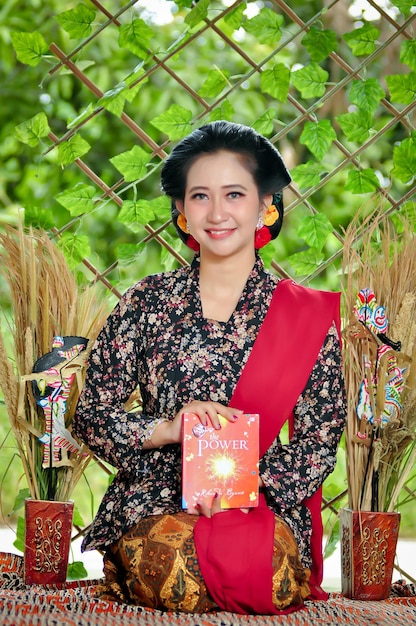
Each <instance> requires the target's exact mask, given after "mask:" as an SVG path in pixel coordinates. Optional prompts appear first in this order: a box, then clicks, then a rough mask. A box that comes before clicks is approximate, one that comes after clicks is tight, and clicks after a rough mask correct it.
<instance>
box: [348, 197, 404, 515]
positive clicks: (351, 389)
mask: <svg viewBox="0 0 416 626" xmlns="http://www.w3.org/2000/svg"><path fill="white" fill-rule="evenodd" d="M413 231H414V228H413V223H412V222H411V221H410V220H408V219H406V217H401V218H398V217H397V219H396V218H395V221H394V223H393V221H392V220H389V219H388V218H387V217H386V215H385V214H383V212H382V211H381V210H380V209H377V210H375V211H373V212H372V213H370V215H368V216H367V217H363V212H361V213H360V214H358V215H357V216H356V218H355V219H354V220H353V221H352V222H351V224H350V226H349V227H348V229H347V231H346V236H345V246H344V256H343V276H344V288H343V295H344V304H345V309H346V316H345V317H346V327H345V328H344V331H343V335H344V367H345V378H346V386H347V415H348V417H347V428H346V450H347V482H348V493H349V507H350V508H352V509H355V510H357V509H362V510H380V511H392V510H394V508H395V506H396V505H397V502H398V498H399V494H400V491H401V490H402V488H403V486H404V485H405V482H406V480H407V478H408V476H409V473H410V471H411V470H412V469H413V465H414V461H415V457H416V446H415V437H416V389H415V383H416V280H415V276H416V237H415V233H414V232H413ZM367 288H368V289H369V290H370V292H373V293H374V295H375V298H376V302H377V304H378V305H381V306H383V307H385V313H386V315H387V318H388V322H389V323H388V327H387V328H386V329H385V331H384V332H380V333H379V332H376V331H375V330H374V329H373V330H372V329H371V328H369V326H368V325H367V322H365V323H363V321H362V320H361V321H358V319H357V295H358V293H359V292H360V290H362V289H367ZM354 309H355V311H354ZM370 326H371V324H370ZM386 336H387V338H386ZM389 341H392V342H393V344H392V349H391V350H390V349H388V348H387V347H386V342H387V345H388V342H389ZM396 342H398V343H397V344H396ZM383 351H384V352H385V356H384V357H383V356H380V355H382V354H383ZM388 363H390V366H388ZM389 367H390V369H389ZM400 372H401V374H400ZM397 373H399V375H401V376H402V385H401V387H400V392H397V393H398V395H397V398H396V400H397V399H398V398H399V403H398V407H399V408H398V409H397V412H396V413H395V412H394V411H393V410H390V409H388V410H387V409H386V406H387V405H388V402H390V401H391V398H390V396H389V393H390V391H391V387H389V386H388V385H392V384H393V382H392V381H393V380H395V379H394V376H395V375H397ZM364 382H365V384H364ZM386 385H387V386H386ZM398 388H399V387H398ZM363 389H364V390H365V389H366V390H367V401H368V405H367V413H366V412H365V411H364V412H363V411H362V406H363V405H362V404H360V402H361V400H362V397H363ZM395 393H396V392H395ZM400 405H401V406H400ZM359 407H360V411H359ZM366 417H368V419H365V418H366Z"/></svg>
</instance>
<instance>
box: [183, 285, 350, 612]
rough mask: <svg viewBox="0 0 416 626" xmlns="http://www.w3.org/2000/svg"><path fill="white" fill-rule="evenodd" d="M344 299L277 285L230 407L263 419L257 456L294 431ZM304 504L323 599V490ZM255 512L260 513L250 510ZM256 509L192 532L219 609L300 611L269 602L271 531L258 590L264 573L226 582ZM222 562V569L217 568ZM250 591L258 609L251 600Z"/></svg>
mask: <svg viewBox="0 0 416 626" xmlns="http://www.w3.org/2000/svg"><path fill="white" fill-rule="evenodd" d="M339 302H340V294H339V293H331V292H325V291H317V290H313V289H309V288H307V287H302V286H300V285H297V284H296V283H294V282H293V281H291V280H281V281H280V282H279V283H278V285H277V287H276V290H275V293H274V295H273V298H272V301H271V303H270V306H269V310H268V312H267V315H266V317H265V319H264V321H263V324H262V325H261V328H260V331H259V334H258V336H257V339H256V341H255V343H254V346H253V349H252V351H251V354H250V357H249V359H248V361H247V364H246V366H245V367H244V369H243V372H242V374H241V376H240V379H239V381H238V383H237V385H236V388H235V390H234V394H233V396H232V398H231V400H230V406H234V407H237V408H240V409H242V410H244V411H245V412H246V413H259V414H260V456H263V454H264V453H265V452H266V450H267V449H268V448H269V447H270V445H271V444H272V443H273V441H274V440H275V438H276V436H277V434H278V433H279V432H280V430H281V428H282V426H283V425H284V424H285V422H286V421H287V420H289V427H290V432H292V431H293V409H294V406H295V404H296V401H297V399H298V397H299V395H300V394H301V393H302V391H303V389H304V388H305V385H306V383H307V381H308V379H309V376H310V373H311V370H312V368H313V366H314V364H315V362H316V358H317V356H318V353H319V350H320V349H321V347H322V344H323V342H324V339H325V337H326V335H327V332H328V330H329V328H330V326H331V324H332V322H335V323H336V325H337V328H338V333H339V336H341V335H340V309H339ZM262 504H263V503H261V506H260V507H259V509H258V513H257V514H256V515H258V516H260V515H263V516H264V517H265V522H266V524H268V525H270V523H271V519H272V517H273V513H272V512H271V511H269V509H267V507H263V506H262ZM305 504H306V506H307V507H308V508H309V510H310V512H311V518H312V537H311V553H312V568H311V578H310V586H311V598H313V599H326V598H327V597H328V594H327V593H326V592H324V591H323V590H322V589H321V587H320V585H321V583H322V577H323V557H322V535H323V527H322V518H321V504H322V489H321V488H320V489H319V490H318V491H317V492H316V493H315V494H314V495H313V496H312V497H311V498H309V499H308V500H305ZM254 511H256V509H253V510H252V512H254ZM252 512H250V513H249V514H248V515H245V514H244V513H241V512H240V511H228V512H227V514H226V515H215V516H214V517H213V518H211V519H208V518H203V517H201V518H199V520H198V522H197V524H196V526H195V530H194V533H195V542H196V545H197V550H198V560H199V564H200V567H201V572H202V575H203V577H204V580H205V582H206V584H207V588H208V590H209V591H210V593H211V595H212V597H213V598H214V599H215V600H216V602H217V603H218V605H219V606H220V607H221V608H224V609H225V610H229V611H234V612H238V613H250V612H256V613H262V614H277V613H281V612H289V611H291V610H296V608H300V607H292V608H290V609H288V610H286V611H278V610H277V609H276V608H275V607H274V605H273V604H272V600H271V599H272V568H271V557H270V555H271V554H272V549H273V533H271V534H270V535H269V536H268V539H267V540H266V533H263V534H261V535H260V538H261V542H262V543H263V549H264V550H263V551H264V554H266V553H268V555H269V557H268V560H267V558H265V560H264V562H263V563H262V567H263V573H262V575H261V580H260V582H261V584H260V585H259V580H258V574H260V571H259V572H256V571H255V570H254V571H253V576H249V577H247V576H244V577H243V579H242V580H239V579H238V577H237V578H236V577H235V576H236V571H238V570H236V568H233V569H234V573H233V574H230V576H234V578H233V581H234V582H233V581H232V580H230V581H228V582H227V580H226V577H227V571H226V570H227V563H224V554H227V562H228V563H229V562H230V559H229V556H228V554H229V551H230V539H231V543H232V544H233V551H234V558H235V559H237V555H238V554H239V553H242V554H243V553H244V551H245V550H246V549H247V541H249V542H250V535H247V533H248V532H249V531H248V530H247V529H244V528H242V530H241V534H240V531H239V527H240V526H241V523H240V522H241V521H243V520H244V518H241V517H240V518H239V519H237V515H238V514H240V516H241V515H243V516H244V515H245V517H246V519H247V518H248V517H249V516H251V514H252ZM217 518H218V519H217ZM224 518H228V520H225V519H224ZM232 518H233V520H234V521H232ZM267 519H268V521H267ZM253 521H254V520H253ZM224 524H233V527H232V532H231V534H229V535H227V533H226V532H225V533H223V531H224V528H221V527H222V526H223V525H224ZM243 526H244V524H243ZM218 527H220V528H221V530H220V528H218ZM214 528H218V530H217V531H216V532H215V544H214V536H213V530H214ZM253 539H254V537H253ZM267 542H268V544H267ZM253 543H254V542H253ZM265 544H267V546H266V545H265ZM240 556H241V555H240ZM220 563H222V565H221V568H222V571H221V572H219V571H218V567H219V566H220V565H219V564H220ZM267 563H269V565H267ZM265 564H266V568H267V567H269V570H270V571H269V574H270V576H268V575H265V571H264V567H265ZM218 574H220V576H219V575H218ZM253 589H255V593H254V592H253ZM253 593H254V601H255V605H254V610H253V606H252V604H250V602H249V598H251V596H252V595H253Z"/></svg>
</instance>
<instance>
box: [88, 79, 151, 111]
mask: <svg viewBox="0 0 416 626" xmlns="http://www.w3.org/2000/svg"><path fill="white" fill-rule="evenodd" d="M143 82H144V81H143ZM142 85H143V83H139V84H137V85H136V86H135V87H132V88H130V87H129V86H128V85H127V84H126V83H125V82H121V83H120V84H119V85H117V87H115V88H114V89H110V90H109V91H106V92H105V94H104V95H103V96H102V98H100V99H99V100H98V105H99V106H103V107H104V108H105V109H107V111H110V113H113V114H114V115H117V117H121V114H122V113H123V110H124V105H125V103H126V100H127V101H128V102H132V101H133V100H134V98H135V97H136V95H137V92H138V91H139V89H140V88H141V87H142Z"/></svg>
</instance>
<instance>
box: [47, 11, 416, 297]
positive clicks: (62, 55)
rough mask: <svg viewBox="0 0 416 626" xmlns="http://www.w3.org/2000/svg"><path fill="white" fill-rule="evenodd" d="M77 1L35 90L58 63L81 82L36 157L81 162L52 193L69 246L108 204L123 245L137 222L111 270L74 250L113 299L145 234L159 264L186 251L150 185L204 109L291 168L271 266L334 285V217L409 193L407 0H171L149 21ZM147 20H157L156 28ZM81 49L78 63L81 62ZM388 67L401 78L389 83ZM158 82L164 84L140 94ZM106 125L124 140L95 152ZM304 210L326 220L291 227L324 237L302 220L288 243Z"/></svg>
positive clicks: (143, 14) (388, 209)
mask: <svg viewBox="0 0 416 626" xmlns="http://www.w3.org/2000/svg"><path fill="white" fill-rule="evenodd" d="M88 4H89V11H91V9H92V8H93V9H94V11H93V13H90V18H89V19H90V20H91V21H92V23H91V25H90V29H89V30H90V31H91V32H90V34H89V36H88V37H85V38H84V39H81V40H80V43H79V44H78V45H76V46H75V47H74V48H72V49H71V48H70V47H69V46H70V44H71V43H72V42H73V40H69V42H68V49H67V50H62V49H61V48H60V47H59V46H58V45H57V44H56V43H54V42H47V43H48V44H49V52H50V53H52V55H53V57H54V58H55V60H56V62H55V63H54V65H53V66H52V68H51V69H50V70H49V75H48V81H47V91H50V90H51V89H53V81H55V80H58V81H59V77H60V76H62V73H63V72H68V71H69V72H70V73H71V74H72V75H73V77H74V80H75V81H76V82H77V83H79V88H80V90H81V98H80V101H81V105H80V107H79V116H78V117H77V118H76V119H75V120H73V121H72V122H71V123H70V124H69V125H68V127H67V128H66V129H65V130H64V131H63V132H62V130H61V126H62V124H56V120H54V119H49V120H48V123H49V129H48V130H49V132H48V138H49V139H50V140H51V142H52V143H51V146H50V148H48V149H47V151H46V152H45V154H44V156H46V155H48V153H49V152H51V151H52V150H53V148H54V147H58V150H57V152H58V161H60V163H61V164H63V165H64V166H65V167H72V168H73V167H74V166H77V167H78V168H79V170H80V175H79V185H78V187H77V188H76V189H74V188H69V189H65V182H63V189H62V193H60V194H59V197H58V202H60V204H61V205H63V206H65V207H66V208H69V209H70V214H69V213H67V218H68V219H67V222H66V223H64V224H62V226H61V227H60V228H59V229H58V231H57V232H58V234H59V235H62V234H63V233H64V232H66V231H67V234H68V233H69V232H74V230H75V232H76V237H75V238H74V239H72V240H70V241H71V245H72V246H74V248H75V247H76V246H75V244H76V241H77V240H78V241H79V236H80V235H81V234H86V235H87V236H88V229H91V228H92V227H93V226H92V225H93V220H94V217H96V216H97V215H98V213H100V212H101V215H102V214H103V213H104V212H105V211H108V210H109V206H113V205H115V206H116V207H117V208H118V209H117V211H116V215H117V219H119V220H120V221H121V222H122V223H123V224H124V226H123V228H126V230H129V229H130V232H129V234H128V235H125V240H126V241H130V242H131V241H132V239H131V230H133V231H134V232H135V235H134V237H135V239H134V241H135V242H136V244H137V247H134V246H133V247H131V246H130V248H127V247H125V248H123V245H121V246H120V248H119V249H120V251H121V254H120V258H117V259H114V261H113V262H112V263H111V264H110V266H109V267H102V266H101V263H100V261H96V260H95V261H94V262H92V261H91V260H90V259H91V258H93V259H97V257H98V256H99V253H97V251H96V250H94V249H93V250H92V256H91V257H90V258H88V255H87V257H86V258H84V261H83V262H84V264H85V266H86V267H87V268H88V270H89V271H90V272H91V279H92V280H97V279H98V280H100V281H102V282H103V283H104V284H105V286H106V287H107V288H108V289H110V290H111V291H112V292H113V293H114V294H115V295H116V296H119V294H120V284H121V285H122V283H120V277H121V276H123V274H122V273H120V268H121V267H122V266H123V264H124V266H128V265H129V264H130V266H132V264H133V267H134V261H135V256H136V255H137V253H138V252H139V251H142V249H143V246H145V245H147V244H150V246H153V247H154V246H157V247H160V248H161V249H163V251H162V250H159V251H158V254H159V253H160V256H159V257H158V258H160V265H163V264H164V265H165V266H166V265H167V264H168V263H171V262H172V261H169V262H166V258H167V256H171V257H172V258H173V259H174V262H175V263H176V262H178V263H182V264H183V263H186V262H188V261H189V254H188V252H187V251H186V250H185V249H184V247H183V246H181V245H180V244H179V243H178V242H177V241H176V238H175V237H174V235H173V230H172V227H171V225H170V222H169V211H168V205H167V204H166V203H163V202H162V201H161V199H160V198H159V196H160V194H159V191H158V185H159V183H158V180H159V179H158V175H159V174H158V169H159V166H160V163H161V161H162V160H163V159H164V157H165V156H166V154H167V153H168V152H169V151H170V149H171V145H172V143H175V141H176V140H177V139H179V138H180V137H182V136H184V135H186V134H187V132H189V131H190V130H191V129H192V128H193V127H196V126H198V125H200V124H202V123H203V122H205V121H207V120H210V119H214V118H221V117H224V118H228V119H232V120H233V121H239V122H243V123H246V124H250V125H254V126H255V127H256V128H258V129H259V130H260V131H261V132H263V133H264V134H266V135H267V136H269V138H270V139H271V140H272V141H273V142H276V143H277V145H278V146H279V149H280V150H281V151H282V153H283V155H284V157H285V159H286V160H287V162H288V165H289V166H290V167H291V169H292V173H293V178H294V182H293V184H292V185H291V186H290V189H288V190H287V192H286V194H285V204H286V215H287V223H288V229H289V230H288V231H287V232H288V233H289V234H290V233H291V232H292V243H291V244H285V243H284V242H283V243H281V242H276V244H275V248H274V249H271V251H269V253H268V255H269V257H268V258H267V259H266V260H267V262H268V263H270V264H271V266H272V268H273V269H274V270H275V271H276V272H277V273H278V274H280V275H282V276H290V275H292V276H293V275H294V276H295V277H296V279H297V280H298V281H300V282H305V283H308V282H311V281H313V280H314V281H315V283H317V284H320V280H321V281H322V282H323V283H324V284H326V285H327V286H332V287H333V286H334V285H336V283H337V281H338V279H337V278H335V279H334V272H336V271H337V269H338V268H339V258H340V256H341V255H342V247H343V228H344V227H345V226H346V225H347V223H348V221H349V220H350V219H351V216H352V215H353V214H354V212H355V211H356V209H357V207H358V206H359V205H360V204H363V203H364V202H367V201H368V198H369V194H370V195H371V198H372V200H371V202H372V203H376V202H379V201H380V202H381V203H382V205H383V207H384V210H385V214H386V216H387V215H388V214H391V213H392V212H394V211H396V210H397V209H399V208H400V207H402V206H403V205H404V204H405V203H407V202H408V201H409V200H410V199H411V198H412V197H413V194H414V186H413V185H412V180H413V179H412V168H414V163H413V164H412V163H411V153H412V151H413V159H414V148H415V143H414V126H413V122H414V112H415V106H416V103H415V94H414V92H413V94H412V92H411V82H410V80H409V76H411V75H412V74H413V75H414V73H412V72H409V67H408V65H406V63H407V64H409V65H410V67H411V66H412V65H414V64H415V59H414V57H415V56H416V53H415V47H414V45H413V44H414V39H413V27H414V19H415V15H414V12H413V11H412V10H411V3H409V2H397V3H396V5H397V6H395V5H394V4H393V3H390V2H386V1H384V2H383V1H379V2H373V1H372V0H369V1H368V2H360V3H358V5H359V6H360V7H361V9H362V10H363V13H362V15H363V16H364V18H366V16H369V17H370V18H371V19H362V18H360V19H358V17H357V16H356V17H355V18H353V16H352V14H351V11H350V9H351V5H354V3H351V2H348V1H345V0H331V1H328V2H323V3H316V2H310V3H309V2H308V3H299V2H292V3H290V2H289V3H286V2H283V1H282V0H273V1H270V2H249V3H246V2H243V1H242V0H237V1H236V2H234V3H232V4H230V3H229V2H228V3H224V4H230V6H228V7H225V6H224V4H223V3H221V2H208V1H205V0H200V2H198V3H193V4H194V5H195V6H194V8H193V9H190V8H180V9H179V10H178V7H177V6H176V5H174V4H173V3H172V2H165V3H160V4H161V5H166V6H165V7H162V8H164V9H167V7H173V9H175V11H176V12H175V13H174V14H173V15H172V21H171V22H170V23H169V24H168V25H167V26H163V27H157V26H155V23H154V22H153V21H152V19H154V18H152V17H151V14H149V12H148V11H146V10H143V7H141V3H140V2H134V1H130V2H128V3H126V4H125V5H124V6H123V7H122V8H120V9H119V10H118V11H117V12H114V11H113V12H110V10H108V8H106V4H107V5H109V4H113V3H105V2H98V1H97V0H91V1H90V2H89V3H88ZM116 4H117V3H116ZM158 4H159V3H158ZM177 4H179V5H185V6H190V5H191V2H186V1H185V2H178V3H177ZM317 5H318V6H319V7H320V10H318V11H317V12H316V7H317ZM113 6H114V5H113ZM398 7H401V8H402V10H403V12H404V13H401V12H400V11H399V8H398ZM364 10H365V11H364ZM62 15H66V14H65V13H64V14H62ZM250 16H251V17H250ZM58 19H59V16H58ZM72 19H75V18H74V16H72ZM79 19H81V18H79ZM82 19H83V20H84V21H85V16H83V18H82ZM87 19H88V18H87ZM61 25H62V26H63V27H64V28H67V30H68V32H70V28H71V25H69V26H68V24H67V23H66V22H65V21H63V20H62V19H61ZM72 27H73V25H72ZM148 29H150V30H148ZM158 29H159V30H160V32H161V33H162V32H163V37H162V35H161V36H160V41H158ZM104 31H106V40H105V41H106V45H109V42H110V45H111V42H112V44H113V45H114V48H115V50H114V54H117V53H119V54H122V55H123V57H124V58H125V68H126V74H125V78H124V80H121V81H120V80H117V82H114V83H113V84H111V82H110V81H111V77H109V76H108V72H106V71H105V69H106V68H105V64H106V56H107V53H103V51H102V50H100V38H102V37H103V33H104ZM110 33H111V36H109V35H110ZM70 34H71V33H70ZM117 42H118V43H117ZM119 46H121V47H119ZM207 50H209V53H208V56H207ZM406 51H407V52H406ZM100 54H101V57H100ZM138 57H139V58H138ZM90 58H94V66H93V68H92V69H91V67H89V66H88V64H85V59H90ZM85 65H87V67H86V68H85ZM83 68H84V69H83ZM413 69H414V68H413ZM406 73H407V78H403V77H404V76H405V75H406ZM400 75H401V78H400ZM395 77H396V78H397V77H398V78H397V80H399V79H400V80H401V81H402V80H407V81H408V82H407V83H406V84H404V83H403V85H402V87H403V88H402V91H401V92H399V90H398V87H397V85H396V82H395ZM45 82H46V81H45ZM413 85H414V78H413ZM156 87H158V88H159V89H160V90H161V93H162V96H161V97H159V98H158V99H157V100H154V94H155V88H156ZM405 91H406V93H405V94H404V92H405ZM152 99H153V100H152ZM109 125H110V126H111V127H112V128H113V129H114V127H119V129H120V130H119V132H120V137H121V138H123V145H126V142H128V141H130V145H129V149H128V150H127V149H126V150H124V152H123V154H122V155H121V156H120V155H118V152H117V146H114V152H113V153H108V152H107V153H106V154H105V155H104V156H103V154H102V153H100V149H101V148H100V136H104V135H105V134H106V132H107V129H108V128H109ZM57 126H58V128H57ZM97 129H99V131H98V132H99V135H100V136H97ZM126 131H127V134H129V135H130V137H129V139H127V140H126V137H127V134H126ZM412 132H413V134H412ZM86 138H87V140H88V141H86ZM411 138H413V139H411ZM91 139H93V142H94V143H92V142H91ZM404 139H406V141H407V142H410V146H406V143H403V140H404ZM127 145H128V143H127ZM133 146H134V148H133ZM132 148H133V150H132ZM400 150H401V152H400ZM394 151H397V152H394ZM400 160H401V161H402V162H403V161H405V162H406V161H407V164H408V167H409V170H410V171H407V172H405V173H404V172H403V171H402V165H401V164H400ZM120 174H124V176H123V177H120ZM413 175H414V172H413ZM86 183H92V186H91V185H90V184H88V187H86V186H85V184H86ZM82 185H84V187H82ZM340 189H341V190H343V192H342V193H340ZM334 198H336V202H337V203H338V205H339V206H338V207H337V208H338V211H337V210H334V208H335V207H334V206H333V202H334ZM51 202H52V203H55V204H56V202H57V199H56V198H53V199H51ZM149 209H150V212H149ZM153 209H154V211H153ZM146 211H147V213H146ZM88 212H91V216H90V219H86V217H85V215H86V213H88ZM317 215H320V216H321V217H322V216H324V218H327V219H323V221H321V222H319V221H318V222H317V221H316V220H315V221H312V222H310V221H309V222H308V221H306V222H305V224H306V225H309V228H310V227H311V225H312V226H313V229H317V230H319V229H323V233H324V239H322V236H323V235H322V232H321V233H320V235H319V233H318V235H316V233H315V235H316V236H318V241H317V242H316V241H315V240H314V238H313V236H311V233H310V232H309V235H307V234H306V235H305V232H303V237H304V238H303V239H302V237H301V236H298V237H297V243H293V239H295V240H296V234H295V235H293V233H295V232H296V229H298V228H299V227H301V226H302V222H303V221H304V220H305V218H307V217H309V218H310V217H311V216H315V217H316V216H317ZM146 216H148V217H149V216H150V219H148V220H147V219H146ZM328 220H330V221H329V222H328ZM303 230H304V231H305V228H304V229H303ZM298 232H301V233H302V229H301V230H300V231H298ZM121 237H123V235H122V236H121ZM319 237H320V238H319ZM77 238H78V239H77ZM282 239H283V237H282ZM289 239H290V237H289ZM74 242H75V243H74ZM116 243H117V242H116ZM121 244H122V241H121ZM150 246H148V247H150ZM299 253H300V254H299ZM138 271H139V273H140V272H141V271H145V270H142V269H139V270H138Z"/></svg>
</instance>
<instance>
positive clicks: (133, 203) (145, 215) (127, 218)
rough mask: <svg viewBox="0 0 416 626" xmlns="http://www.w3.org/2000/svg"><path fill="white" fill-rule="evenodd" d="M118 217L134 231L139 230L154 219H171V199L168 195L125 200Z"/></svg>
mask: <svg viewBox="0 0 416 626" xmlns="http://www.w3.org/2000/svg"><path fill="white" fill-rule="evenodd" d="M117 219H118V221H119V222H122V223H123V224H126V225H127V226H128V227H129V228H130V229H131V230H132V231H133V232H138V231H139V230H140V229H141V226H142V225H145V224H148V223H149V222H151V221H153V220H154V219H158V220H161V221H163V220H168V219H170V200H169V198H168V197H167V196H159V197H158V198H154V199H153V200H143V199H140V200H125V201H124V202H123V205H122V207H121V209H120V211H119V213H118V217H117Z"/></svg>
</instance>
